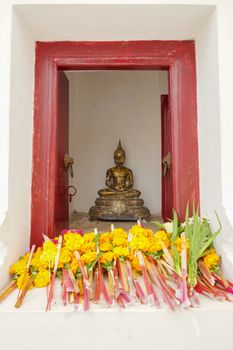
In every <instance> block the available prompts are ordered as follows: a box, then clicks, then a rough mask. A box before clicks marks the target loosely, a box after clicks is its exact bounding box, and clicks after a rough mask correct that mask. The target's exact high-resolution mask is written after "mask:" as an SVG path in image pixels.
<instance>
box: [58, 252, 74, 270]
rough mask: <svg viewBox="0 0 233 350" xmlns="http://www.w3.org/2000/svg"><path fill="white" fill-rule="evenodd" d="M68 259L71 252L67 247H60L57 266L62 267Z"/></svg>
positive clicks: (69, 259)
mask: <svg viewBox="0 0 233 350" xmlns="http://www.w3.org/2000/svg"><path fill="white" fill-rule="evenodd" d="M70 261H71V252H70V251H69V250H68V249H67V248H65V247H62V248H61V253H60V257H59V263H58V267H59V268H62V267H64V265H65V264H68V263H69V262H70Z"/></svg>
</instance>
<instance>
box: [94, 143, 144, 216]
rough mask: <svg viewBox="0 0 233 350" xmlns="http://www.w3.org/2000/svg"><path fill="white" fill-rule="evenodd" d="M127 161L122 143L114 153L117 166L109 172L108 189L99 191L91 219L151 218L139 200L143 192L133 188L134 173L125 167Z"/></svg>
mask: <svg viewBox="0 0 233 350" xmlns="http://www.w3.org/2000/svg"><path fill="white" fill-rule="evenodd" d="M125 159H126V155H125V151H124V149H123V148H122V145H121V141H119V144H118V147H117V149H116V150H115V152H114V160H115V166H114V167H113V168H110V169H108V170H107V173H106V181H105V184H106V186H107V188H104V189H102V190H99V191H98V194H99V196H100V198H97V199H96V201H95V203H96V205H95V206H94V207H91V209H90V211H89V215H90V219H91V220H95V219H102V220H137V219H139V218H146V219H148V218H149V217H150V211H149V210H148V209H147V208H145V207H143V203H144V201H143V200H142V199H140V198H138V197H139V196H140V195H141V192H140V191H138V190H136V189H134V188H133V172H132V170H131V169H129V168H126V167H125V166H124V163H125Z"/></svg>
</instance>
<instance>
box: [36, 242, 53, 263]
mask: <svg viewBox="0 0 233 350" xmlns="http://www.w3.org/2000/svg"><path fill="white" fill-rule="evenodd" d="M56 255H57V246H56V244H54V243H53V242H51V241H47V242H45V243H44V244H43V251H42V254H41V256H40V261H41V262H43V263H48V264H49V263H50V264H51V263H52V262H54V260H55V258H56Z"/></svg>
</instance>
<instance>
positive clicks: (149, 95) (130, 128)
mask: <svg viewBox="0 0 233 350" xmlns="http://www.w3.org/2000/svg"><path fill="white" fill-rule="evenodd" d="M65 74H66V77H67V78H68V80H69V96H70V98H69V152H68V153H69V155H70V156H71V157H72V158H73V160H74V164H73V177H72V176H70V174H69V193H70V194H71V195H69V213H70V217H69V226H70V227H71V228H75V227H76V228H77V227H80V225H81V228H82V227H83V226H84V228H87V229H88V227H90V229H91V228H92V227H93V224H92V223H90V225H89V220H88V219H89V218H88V212H89V209H90V208H91V207H92V206H93V205H94V203H95V200H96V198H97V192H98V191H99V190H100V189H102V188H103V187H105V176H106V171H107V169H109V168H110V167H113V166H114V159H113V153H114V150H115V148H116V146H117V144H118V141H119V139H121V141H122V145H123V148H124V149H125V151H126V162H125V165H126V166H127V167H129V168H130V169H131V170H132V171H133V176H134V186H133V187H134V188H135V189H137V190H139V191H141V199H142V200H144V205H145V206H146V207H148V208H149V210H150V213H151V217H152V218H156V219H157V218H158V217H161V214H162V198H164V197H165V196H164V195H163V196H162V176H161V175H162V174H161V170H165V169H161V158H162V156H161V151H162V149H161V144H162V135H164V137H165V136H166V135H165V133H163V134H162V133H161V95H166V96H167V94H168V74H167V71H166V70H163V71H161V70H160V71H159V70H157V71H140V70H137V71H129V70H127V71H126V70H124V71H119V70H118V71H70V72H65ZM61 91H62V89H61ZM61 99H62V96H61ZM168 127H169V125H165V128H168ZM63 130H64V126H63ZM63 153H64V150H63ZM61 171H62V169H61ZM164 175H165V173H164ZM166 176H168V174H166ZM64 190H65V189H64ZM73 194H74V195H73ZM166 195H167V196H168V195H170V196H171V192H170V193H167V194H166ZM165 215H166V214H165ZM98 224H99V223H98ZM106 225H107V226H109V224H107V223H106ZM100 226H101V227H103V223H101V224H100ZM108 228H109V227H108Z"/></svg>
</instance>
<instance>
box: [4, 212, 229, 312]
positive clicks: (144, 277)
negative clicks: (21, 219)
mask: <svg viewBox="0 0 233 350" xmlns="http://www.w3.org/2000/svg"><path fill="white" fill-rule="evenodd" d="M156 224H157V226H158V227H159V230H158V231H157V232H154V231H153V230H151V229H148V228H146V227H143V226H142V225H133V226H132V227H131V229H130V230H129V232H128V233H127V232H126V231H125V230H123V229H122V228H114V229H113V230H112V232H103V233H100V234H97V235H96V233H94V232H87V233H85V234H83V232H82V231H80V230H65V231H63V235H62V237H61V238H62V239H59V240H60V242H61V241H62V246H60V250H59V251H58V237H56V238H55V239H53V240H49V239H48V238H47V239H46V241H45V242H44V244H43V246H42V247H38V248H37V250H36V251H35V252H34V253H33V251H32V252H31V260H30V261H29V263H30V264H29V263H28V259H29V254H30V253H26V254H25V255H24V256H23V257H20V259H19V260H18V261H17V262H16V263H14V264H13V265H12V266H11V267H10V270H9V273H10V275H11V276H12V277H13V278H14V279H15V280H16V284H15V285H14V284H11V287H10V288H8V289H5V290H9V292H11V291H12V290H13V289H14V288H15V287H16V286H17V287H18V288H19V289H21V290H24V289H25V288H27V287H26V286H27V285H28V286H29V287H28V288H32V287H33V286H34V287H36V288H43V287H46V286H48V285H51V284H52V283H54V277H55V276H54V277H52V273H53V275H54V272H53V268H55V270H56V276H57V277H58V278H60V280H61V285H62V292H61V294H62V300H63V303H64V304H66V303H67V300H68V301H69V302H72V303H77V302H78V303H81V304H82V303H83V305H84V310H88V309H89V307H90V303H89V302H90V301H91V300H93V301H94V302H95V303H97V304H98V303H100V300H101V294H102V295H103V298H104V300H105V302H106V303H107V304H109V305H111V304H112V303H113V302H114V301H115V302H116V303H117V304H118V305H119V306H120V307H125V306H127V305H130V304H132V301H135V300H137V302H139V303H141V304H145V303H147V302H148V303H150V304H151V303H154V305H157V306H159V305H160V302H159V299H158V297H157V294H156V293H157V292H156V289H158V288H159V289H160V293H162V296H163V300H164V301H165V303H166V304H167V305H168V307H169V308H170V309H172V310H175V309H176V308H177V307H178V306H179V305H180V306H182V307H186V308H187V307H189V306H194V304H195V302H196V300H197V295H198V294H205V295H210V296H211V297H213V296H215V297H216V298H217V299H219V298H221V299H223V300H230V296H229V295H230V294H233V284H232V283H231V282H230V281H227V280H226V279H225V278H224V277H223V275H222V273H221V270H220V261H221V259H220V257H219V256H218V255H217V253H216V251H215V249H214V248H213V240H214V238H215V237H216V235H217V234H218V232H217V233H215V234H213V235H212V233H211V230H210V226H209V223H208V221H207V220H206V219H203V218H199V217H198V215H197V213H196V212H194V214H193V216H192V217H191V218H189V217H188V214H187V215H186V221H185V223H179V222H178V219H177V215H176V213H175V212H174V218H173V220H172V221H171V222H168V223H164V224H163V223H156ZM194 225H195V226H194ZM203 227H204V229H203ZM194 234H195V235H196V236H195V235H194ZM198 235H199V236H198ZM201 235H205V236H203V237H202V236H201ZM202 241H203V244H202V245H200V244H201V243H199V245H197V242H202ZM60 244H61V243H60ZM57 259H58V260H57ZM195 259H196V260H195ZM56 260H57V263H58V264H57V265H56ZM28 264H29V265H30V266H29V265H28ZM28 266H29V269H28ZM54 266H55V267H54ZM105 277H106V279H105ZM31 279H32V283H28V281H29V280H31ZM106 281H107V282H106ZM142 284H144V288H142ZM12 286H13V288H12ZM145 291H146V292H145ZM26 292H27V291H26V290H25V293H24V294H25V295H26ZM4 293H5V294H4V298H5V297H6V295H7V293H6V292H4ZM25 295H23V297H21V299H22V298H24V297H25ZM0 297H1V294H0ZM2 299H3V297H2V298H0V300H2ZM20 305H21V304H20Z"/></svg>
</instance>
